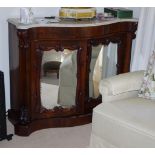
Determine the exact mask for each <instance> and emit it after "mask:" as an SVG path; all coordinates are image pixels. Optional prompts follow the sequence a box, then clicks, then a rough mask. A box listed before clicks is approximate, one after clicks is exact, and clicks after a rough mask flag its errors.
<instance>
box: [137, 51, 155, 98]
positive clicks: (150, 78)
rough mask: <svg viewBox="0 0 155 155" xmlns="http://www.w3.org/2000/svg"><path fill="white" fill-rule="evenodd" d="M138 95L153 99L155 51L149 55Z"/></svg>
mask: <svg viewBox="0 0 155 155" xmlns="http://www.w3.org/2000/svg"><path fill="white" fill-rule="evenodd" d="M138 96H139V97H142V98H147V99H153V100H155V52H153V54H152V55H151V56H150V59H149V62H148V66H147V70H146V71H145V72H144V78H143V82H142V85H141V88H140V90H139V93H138Z"/></svg>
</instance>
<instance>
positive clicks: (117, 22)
mask: <svg viewBox="0 0 155 155" xmlns="http://www.w3.org/2000/svg"><path fill="white" fill-rule="evenodd" d="M39 21H40V22H39ZM137 24H138V22H137V20H136V19H109V20H105V21H98V20H88V21H87V20H86V21H60V22H59V23H52V22H49V21H47V20H45V21H44V19H36V21H35V22H34V23H32V24H27V25H24V24H21V23H20V22H19V19H13V18H12V19H8V26H9V58H10V92H11V109H10V110H9V112H8V117H9V120H10V121H11V122H12V123H13V125H14V127H15V134H17V135H20V136H28V135H30V134H31V133H32V132H33V131H36V130H39V129H43V128H50V127H67V126H75V125H82V124H87V123H90V122H91V119H92V109H93V108H94V107H95V106H96V105H98V104H100V103H101V100H102V97H101V95H99V96H98V97H97V98H92V97H90V96H89V73H90V71H91V70H90V63H91V55H92V52H93V51H92V47H96V46H98V45H105V46H107V45H109V43H111V42H112V43H116V44H117V47H118V48H117V66H116V67H117V74H120V73H124V72H128V71H129V70H130V59H131V47H132V40H133V39H134V38H135V37H136V35H135V32H136V30H137ZM52 49H54V50H55V51H63V50H64V49H69V50H76V51H77V57H76V60H77V61H76V63H77V73H76V79H77V83H76V96H75V104H74V105H72V106H70V107H68V106H67V107H64V106H55V107H54V108H52V109H46V108H44V107H43V106H42V104H41V97H40V96H41V95H40V94H41V93H40V92H41V90H40V89H41V88H40V79H41V73H40V70H41V63H42V57H43V51H49V50H52ZM51 93H52V92H51Z"/></svg>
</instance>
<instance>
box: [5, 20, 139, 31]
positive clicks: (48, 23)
mask: <svg viewBox="0 0 155 155" xmlns="http://www.w3.org/2000/svg"><path fill="white" fill-rule="evenodd" d="M128 21H129V22H136V21H138V20H137V19H118V18H111V19H105V20H103V21H99V20H84V21H75V20H66V21H65V20H59V19H58V18H57V19H45V18H35V19H34V22H33V23H31V24H22V23H20V20H19V19H18V18H10V19H8V22H9V23H12V24H13V25H15V26H16V28H17V29H29V28H33V27H91V26H100V25H108V24H112V23H117V22H128Z"/></svg>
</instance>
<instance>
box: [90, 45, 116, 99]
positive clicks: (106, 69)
mask: <svg viewBox="0 0 155 155" xmlns="http://www.w3.org/2000/svg"><path fill="white" fill-rule="evenodd" d="M116 64H117V44H113V43H110V44H109V45H108V46H103V45H98V46H93V47H92V55H91V62H90V70H91V72H90V73H89V97H92V98H97V97H98V96H99V94H100V93H99V83H100V81H101V80H102V79H103V78H107V77H110V76H113V75H116V72H117V68H116Z"/></svg>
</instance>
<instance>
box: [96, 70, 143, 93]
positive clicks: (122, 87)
mask: <svg viewBox="0 0 155 155" xmlns="http://www.w3.org/2000/svg"><path fill="white" fill-rule="evenodd" d="M143 74H144V71H136V72H129V73H124V74H119V75H116V76H113V77H110V78H107V79H104V80H101V82H100V86H99V90H100V93H101V94H102V95H105V94H106V95H118V94H121V93H124V92H128V91H133V90H139V89H140V86H141V83H142V78H143Z"/></svg>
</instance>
